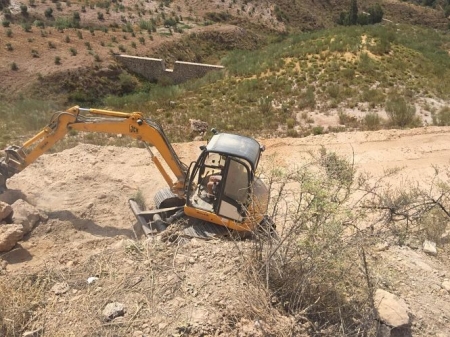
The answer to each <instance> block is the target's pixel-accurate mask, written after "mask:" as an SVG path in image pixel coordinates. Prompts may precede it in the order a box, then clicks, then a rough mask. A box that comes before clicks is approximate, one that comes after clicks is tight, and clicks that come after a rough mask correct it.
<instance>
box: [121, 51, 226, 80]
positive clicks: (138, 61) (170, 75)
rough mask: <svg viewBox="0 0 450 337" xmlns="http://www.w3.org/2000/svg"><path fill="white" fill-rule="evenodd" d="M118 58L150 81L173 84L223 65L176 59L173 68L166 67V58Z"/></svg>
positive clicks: (219, 68) (199, 75) (126, 56)
mask: <svg viewBox="0 0 450 337" xmlns="http://www.w3.org/2000/svg"><path fill="white" fill-rule="evenodd" d="M116 59H117V60H118V61H119V62H120V63H122V64H123V65H124V66H125V67H127V68H128V69H129V70H130V71H132V72H134V73H137V74H139V75H141V76H143V77H144V78H146V79H148V80H149V81H160V80H165V81H170V82H171V83H173V84H179V83H183V82H186V81H188V80H190V79H193V78H200V77H202V76H204V75H205V74H206V73H207V72H209V71H212V70H221V69H223V68H224V67H223V66H216V65H211V64H202V63H191V62H181V61H176V62H175V65H174V67H173V69H166V66H165V64H164V60H162V59H155V58H150V57H137V56H129V55H116Z"/></svg>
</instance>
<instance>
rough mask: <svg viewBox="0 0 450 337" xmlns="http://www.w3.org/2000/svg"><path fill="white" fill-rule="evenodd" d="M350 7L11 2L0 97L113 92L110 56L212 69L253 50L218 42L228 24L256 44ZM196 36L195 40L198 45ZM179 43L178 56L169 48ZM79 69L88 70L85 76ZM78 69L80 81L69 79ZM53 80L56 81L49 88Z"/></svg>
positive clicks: (410, 9) (401, 13) (434, 20)
mask: <svg viewBox="0 0 450 337" xmlns="http://www.w3.org/2000/svg"><path fill="white" fill-rule="evenodd" d="M349 3H350V1H301V2H292V1H273V2H263V3H258V4H256V3H255V4H253V3H251V2H247V1H245V2H241V1H231V0H230V1H208V2H206V3H205V2H204V1H190V2H185V1H166V2H164V3H158V2H143V1H141V2H138V1H135V2H133V1H130V2H123V3H122V2H110V1H105V2H90V3H89V5H86V4H84V3H82V2H78V1H67V2H60V1H56V0H55V1H52V2H51V3H47V2H46V1H33V0H32V1H30V2H29V3H21V2H19V1H15V0H12V1H9V2H5V3H4V4H3V5H2V7H3V11H2V15H1V16H0V20H1V21H2V23H3V27H2V30H3V33H2V34H5V35H6V37H5V38H4V39H2V41H3V43H2V45H3V46H2V48H1V49H0V61H1V62H0V64H1V67H0V76H1V77H2V79H3V80H2V84H1V87H0V94H1V95H2V97H3V99H10V98H11V95H13V96H12V97H17V96H18V95H19V94H20V95H21V97H23V96H27V95H30V94H31V95H35V96H36V97H40V98H41V99H42V98H43V97H42V94H41V93H40V92H37V93H36V92H34V91H33V90H32V91H31V93H30V92H29V91H28V90H26V88H27V87H28V86H30V85H33V84H35V85H37V86H38V87H39V86H41V87H42V86H47V85H50V86H51V87H52V88H54V87H57V84H59V86H61V87H62V88H61V89H62V90H58V91H57V92H56V94H57V95H55V93H53V95H52V94H51V93H50V92H46V93H45V95H44V97H47V96H49V98H50V99H55V98H57V97H59V96H61V95H62V94H64V93H67V92H69V93H70V92H72V99H79V100H83V99H86V98H85V97H83V96H81V97H80V96H79V95H78V96H77V92H78V91H79V90H80V89H87V90H88V89H89V88H90V89H92V88H95V87H96V85H97V84H98V83H99V82H105V81H106V82H107V83H108V84H109V85H112V86H113V84H114V82H117V81H118V78H117V74H109V73H108V72H106V73H105V72H99V71H98V69H106V68H108V67H110V66H112V65H115V61H114V59H113V57H112V53H126V54H130V55H137V56H150V57H159V58H163V59H165V60H166V62H167V64H168V66H170V65H171V64H172V63H173V61H175V60H182V61H194V62H209V63H214V64H216V63H219V62H220V59H221V58H222V57H223V56H224V55H225V52H228V51H229V50H230V48H233V49H249V48H251V49H255V48H257V47H258V46H255V45H248V44H247V41H246V40H245V39H244V40H241V41H240V40H239V38H238V36H239V35H238V34H234V35H235V36H236V37H237V38H238V39H237V40H236V41H234V42H232V41H231V40H230V38H225V39H221V38H220V35H221V32H223V34H228V32H229V29H227V28H226V27H227V26H230V25H231V26H233V27H239V28H244V29H245V30H246V32H247V34H249V35H252V34H256V35H259V36H260V37H261V42H260V45H261V46H262V45H263V44H265V43H267V41H264V40H265V39H266V36H271V35H274V34H278V33H280V32H288V33H295V32H298V31H312V30H317V29H320V28H329V27H333V26H335V25H336V24H335V22H336V20H337V18H338V17H339V13H340V12H342V11H345V10H347V9H348V7H349ZM374 3H377V2H375V1H360V6H359V7H360V11H361V12H363V11H364V10H365V9H366V8H368V7H369V6H371V5H373V4H374ZM381 3H382V6H383V9H384V12H385V18H386V19H387V20H389V21H390V22H394V23H409V24H420V25H423V26H427V27H431V28H439V29H446V28H447V24H448V20H447V19H446V18H445V17H444V15H443V11H442V8H441V7H437V8H436V9H434V8H430V7H423V6H418V5H414V4H409V3H405V2H403V1H396V0H389V1H388V0H385V1H381ZM205 31H206V32H207V31H214V32H215V34H216V35H215V36H214V35H213V36H211V35H208V34H203V32H205ZM217 34H218V35H217ZM5 35H4V36H5ZM196 36H200V37H201V38H200V40H201V42H200V43H198V41H197V39H195V37H196ZM180 40H183V41H184V42H183V48H182V49H181V50H180V49H179V48H173V47H170V46H171V45H174V46H176V43H177V41H180ZM177 50H178V51H177ZM13 63H14V64H15V66H14V67H13V66H12V64H13ZM15 67H17V69H16V68H15ZM114 67H115V66H114ZM12 68H14V69H16V70H12ZM85 69H91V70H90V71H89V72H86V70H85ZM96 69H97V71H96ZM80 71H81V74H83V76H82V77H81V76H80V77H76V78H71V77H72V76H73V75H72V74H73V73H75V74H78V73H79V72H80ZM56 74H59V75H56ZM83 79H89V81H92V82H93V83H86V81H83ZM55 80H57V82H59V83H54V82H55ZM67 81H70V83H67ZM78 81H81V83H79V82H78ZM39 82H40V83H39ZM52 82H53V83H52ZM113 87H114V86H113ZM33 92H34V94H33ZM105 93H106V92H100V94H102V95H104V94H105ZM111 93H113V94H117V93H120V90H119V91H118V90H114V88H111ZM61 98H64V96H63V97H61Z"/></svg>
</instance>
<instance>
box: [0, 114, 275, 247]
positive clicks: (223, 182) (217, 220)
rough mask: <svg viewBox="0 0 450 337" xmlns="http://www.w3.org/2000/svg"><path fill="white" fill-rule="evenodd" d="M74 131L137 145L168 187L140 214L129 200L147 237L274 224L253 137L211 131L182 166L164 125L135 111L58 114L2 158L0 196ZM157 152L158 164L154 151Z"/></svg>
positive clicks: (209, 233) (223, 231)
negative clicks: (170, 230)
mask: <svg viewBox="0 0 450 337" xmlns="http://www.w3.org/2000/svg"><path fill="white" fill-rule="evenodd" d="M71 130H77V131H83V132H93V133H108V134H122V135H127V136H130V137H132V138H135V139H137V140H139V141H142V142H143V143H144V144H145V146H146V148H147V150H148V151H149V153H150V156H151V159H152V161H153V163H154V165H155V166H156V167H157V168H158V170H159V172H161V175H162V176H163V178H164V180H165V181H166V183H167V184H168V187H167V188H164V189H162V190H160V191H158V192H157V193H156V194H155V196H154V203H155V207H154V209H151V210H146V209H142V208H145V207H142V206H140V205H139V203H138V202H137V201H136V200H134V199H130V200H129V204H130V208H131V210H132V211H133V213H134V215H135V216H136V219H137V223H138V224H139V225H140V227H141V228H142V230H143V232H144V233H145V234H147V235H150V234H155V233H158V232H161V231H163V230H165V229H166V228H167V227H168V226H170V225H171V224H174V223H180V222H179V220H182V219H184V220H185V221H184V224H185V226H184V233H185V234H186V235H188V236H196V237H204V238H209V237H214V236H221V235H226V233H227V232H228V233H229V232H235V231H237V232H241V233H246V232H252V231H254V230H256V229H257V228H260V227H267V226H273V224H272V223H271V221H270V220H269V218H268V217H267V216H266V212H267V208H268V198H269V192H268V189H267V187H266V186H265V185H264V183H263V182H262V181H261V179H259V178H258V177H257V176H256V175H255V173H256V169H257V167H258V162H259V159H260V156H261V153H262V151H264V147H263V146H261V145H260V144H259V143H258V142H257V141H256V140H255V139H253V138H249V137H245V136H241V135H236V134H230V133H219V132H217V131H215V130H214V129H213V130H212V131H213V135H212V137H211V139H210V140H209V142H208V143H207V144H206V145H204V146H201V147H200V149H201V153H200V156H199V158H198V159H197V160H196V161H194V162H192V163H191V164H190V166H189V167H188V166H186V165H185V164H183V163H182V162H181V161H180V159H179V157H178V156H177V154H176V153H175V151H174V149H173V147H172V145H171V144H170V142H169V140H168V138H167V136H166V135H165V133H164V131H163V129H162V128H161V126H160V125H159V124H158V123H156V122H155V121H152V120H151V119H149V118H145V117H144V115H143V114H142V113H140V112H133V113H124V112H118V111H109V110H102V109H93V108H80V107H78V106H74V107H72V108H70V109H68V110H66V111H62V112H57V113H55V114H54V115H53V116H52V118H51V120H50V123H49V124H48V125H47V126H45V127H44V128H43V129H42V130H41V131H40V132H39V133H37V134H36V135H35V136H34V137H32V138H31V139H29V140H28V141H26V142H25V143H23V145H22V146H9V147H8V148H6V149H5V153H6V155H5V156H4V157H3V158H1V159H0V193H1V192H3V191H5V190H6V181H7V179H8V178H10V177H12V176H13V175H14V174H17V173H19V172H20V171H22V170H23V169H24V168H26V167H27V166H28V165H30V164H31V163H33V162H34V161H35V160H36V159H37V158H38V157H39V156H41V155H42V154H44V153H45V152H47V151H48V150H49V149H50V148H51V147H52V146H53V145H54V144H55V143H56V142H58V141H59V140H61V139H62V138H64V136H65V135H66V134H67V133H68V132H69V131H71ZM154 149H156V150H157V151H158V152H159V154H160V157H161V158H162V161H160V160H159V158H158V156H156V155H155V154H154V153H153V151H152V150H154Z"/></svg>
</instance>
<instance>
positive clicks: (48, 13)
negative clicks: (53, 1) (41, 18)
mask: <svg viewBox="0 0 450 337" xmlns="http://www.w3.org/2000/svg"><path fill="white" fill-rule="evenodd" d="M44 15H45V17H46V18H51V17H52V16H53V9H52V8H51V7H48V8H47V9H46V10H45V12H44Z"/></svg>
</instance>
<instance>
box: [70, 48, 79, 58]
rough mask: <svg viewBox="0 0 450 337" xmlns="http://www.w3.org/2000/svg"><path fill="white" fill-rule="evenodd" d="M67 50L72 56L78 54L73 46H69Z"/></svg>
mask: <svg viewBox="0 0 450 337" xmlns="http://www.w3.org/2000/svg"><path fill="white" fill-rule="evenodd" d="M69 51H70V54H72V56H76V55H77V54H78V52H77V50H76V49H75V48H73V47H71V48H70V49H69Z"/></svg>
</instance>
